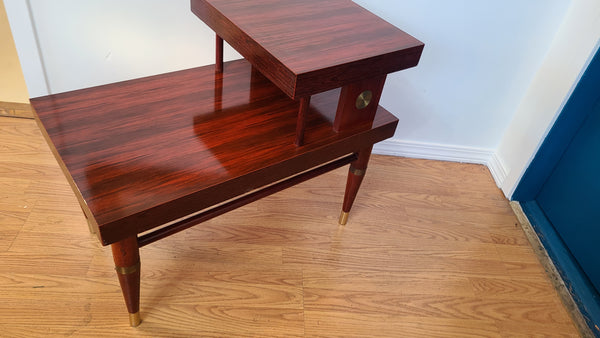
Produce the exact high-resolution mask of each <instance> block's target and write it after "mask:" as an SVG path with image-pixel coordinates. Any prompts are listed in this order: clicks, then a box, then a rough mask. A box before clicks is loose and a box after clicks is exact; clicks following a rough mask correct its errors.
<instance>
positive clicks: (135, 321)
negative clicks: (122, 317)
mask: <svg viewBox="0 0 600 338" xmlns="http://www.w3.org/2000/svg"><path fill="white" fill-rule="evenodd" d="M141 322H142V319H141V318H140V313H139V312H136V313H130V314H129V325H131V327H136V326H138V325H140V323H141Z"/></svg>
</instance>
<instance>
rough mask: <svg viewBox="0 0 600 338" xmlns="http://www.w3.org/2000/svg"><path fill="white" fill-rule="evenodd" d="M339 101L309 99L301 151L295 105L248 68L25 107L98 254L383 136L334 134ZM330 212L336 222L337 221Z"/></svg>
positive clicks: (360, 129)
mask: <svg viewBox="0 0 600 338" xmlns="http://www.w3.org/2000/svg"><path fill="white" fill-rule="evenodd" d="M338 98H339V90H332V91H328V92H325V93H321V94H318V95H315V96H314V97H313V98H312V99H311V101H310V102H311V104H310V107H308V109H307V112H306V113H307V114H306V115H307V116H306V132H305V137H304V141H305V142H304V145H303V146H302V147H297V146H296V145H294V139H295V134H296V121H297V114H298V107H299V102H296V101H294V100H292V99H290V98H288V97H287V96H286V95H285V94H283V92H281V91H280V90H279V89H278V88H277V87H276V86H274V85H273V84H271V83H270V82H269V81H268V80H267V79H266V78H265V77H263V76H261V75H260V74H259V73H258V72H252V68H251V66H250V64H249V63H248V62H247V61H244V60H238V61H232V62H227V63H225V65H224V70H223V73H215V70H214V66H206V67H200V68H194V69H188V70H183V71H178V72H173V73H168V74H161V75H157V76H152V77H148V78H142V79H135V80H130V81H124V82H120V83H114V84H109V85H104V86H99V87H94V88H87V89H82V90H76V91H72V92H67V93H61V94H56V95H50V96H45V97H40V98H34V99H32V100H31V102H32V105H33V106H34V108H35V111H36V113H37V115H38V117H39V121H40V125H43V127H44V128H43V129H42V132H44V133H45V134H47V139H48V140H49V142H50V143H51V144H53V147H54V148H55V151H56V153H58V154H59V155H60V158H61V160H60V161H61V162H62V163H64V165H63V167H64V168H65V171H68V176H69V177H70V178H72V179H71V181H72V185H73V187H74V191H77V192H78V195H81V204H82V207H83V209H84V210H85V211H86V213H88V215H89V216H90V219H91V220H93V223H94V226H95V227H96V228H97V230H98V231H97V233H98V235H99V237H100V239H101V241H102V243H103V244H111V243H114V242H117V241H119V240H122V239H124V238H127V237H129V236H132V235H137V234H138V233H141V232H144V231H147V230H150V229H152V228H154V227H157V226H161V225H163V224H165V223H168V222H171V221H174V220H177V219H180V218H182V217H185V216H188V215H190V214H192V213H195V212H197V211H200V210H202V209H204V208H207V207H211V206H213V205H215V204H217V203H220V202H223V201H226V200H228V199H231V198H234V197H237V196H239V195H241V194H244V193H247V192H248V191H251V190H253V189H257V188H260V187H262V186H265V185H267V184H270V183H273V182H275V181H278V180H280V179H283V178H286V177H289V176H290V175H293V174H297V173H299V172H302V171H304V170H307V169H311V168H313V167H315V166H317V165H322V164H323V163H325V162H328V161H332V160H334V159H336V158H338V157H341V156H345V155H348V154H350V153H353V152H356V151H358V150H360V149H362V148H364V147H369V146H371V145H372V144H373V143H376V142H379V141H382V140H384V139H386V138H389V137H391V136H392V135H393V134H394V131H395V129H396V125H397V123H398V119H397V118H396V117H394V116H393V115H392V114H390V113H389V112H387V111H386V110H385V109H383V108H381V107H379V109H377V113H376V115H375V119H374V121H373V123H372V124H368V125H360V126H357V127H355V128H348V129H346V130H344V131H341V132H338V133H336V132H334V131H333V129H332V121H333V119H334V117H335V112H336V105H337V101H338ZM336 213H337V212H336Z"/></svg>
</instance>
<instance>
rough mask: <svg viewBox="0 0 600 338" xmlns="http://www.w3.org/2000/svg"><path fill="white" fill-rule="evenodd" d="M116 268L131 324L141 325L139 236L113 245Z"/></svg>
mask: <svg viewBox="0 0 600 338" xmlns="http://www.w3.org/2000/svg"><path fill="white" fill-rule="evenodd" d="M111 249H112V254H113V259H114V261H115V270H116V271H117V276H118V277H119V284H121V291H122V292H123V297H124V298H125V304H126V305H127V311H128V312H129V324H130V325H131V326H133V327H135V326H138V325H140V323H141V319H140V249H139V246H138V241H137V236H131V237H128V238H126V239H124V240H122V241H120V242H117V243H114V244H112V245H111Z"/></svg>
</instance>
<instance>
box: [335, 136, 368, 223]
mask: <svg viewBox="0 0 600 338" xmlns="http://www.w3.org/2000/svg"><path fill="white" fill-rule="evenodd" d="M372 150H373V146H370V147H368V148H365V149H363V150H361V151H359V152H358V159H356V160H355V161H354V162H352V163H350V169H349V170H348V180H347V181H346V192H345V194H344V204H343V205H342V213H341V214H340V220H339V223H340V224H341V225H346V223H347V222H348V215H349V214H350V209H351V208H352V204H353V203H354V200H355V199H356V194H357V193H358V189H359V188H360V184H361V183H362V180H363V178H364V177H365V173H366V171H367V164H368V163H369V158H370V156H371V151H372Z"/></svg>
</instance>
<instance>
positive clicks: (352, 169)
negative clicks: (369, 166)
mask: <svg viewBox="0 0 600 338" xmlns="http://www.w3.org/2000/svg"><path fill="white" fill-rule="evenodd" d="M366 171H367V170H366V169H357V168H355V167H354V166H353V165H350V173H352V174H354V175H356V176H364V175H365V172H366Z"/></svg>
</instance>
